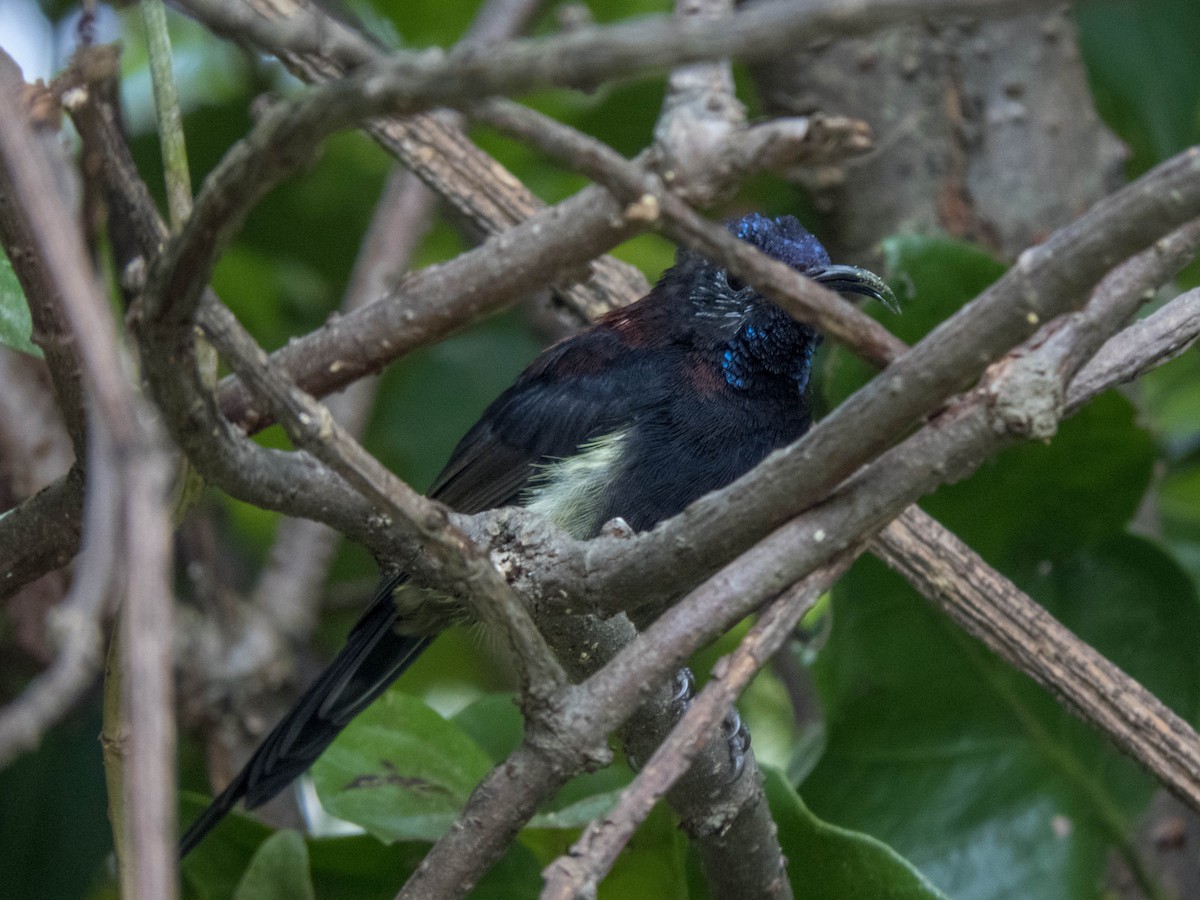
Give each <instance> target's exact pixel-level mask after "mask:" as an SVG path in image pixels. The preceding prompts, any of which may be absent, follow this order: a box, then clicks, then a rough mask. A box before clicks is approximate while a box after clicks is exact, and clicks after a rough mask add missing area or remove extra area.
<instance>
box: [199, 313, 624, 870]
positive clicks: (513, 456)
mask: <svg viewBox="0 0 1200 900" xmlns="http://www.w3.org/2000/svg"><path fill="white" fill-rule="evenodd" d="M641 359H642V354H640V353H638V352H637V351H636V350H634V349H632V348H629V347H628V346H627V345H625V344H624V343H623V342H622V341H621V339H620V338H619V336H618V335H617V334H616V333H614V331H613V330H612V329H610V328H607V327H604V326H601V327H599V328H593V329H589V330H588V331H585V332H583V333H582V334H580V335H577V336H576V337H573V338H570V339H568V340H566V341H563V342H561V343H559V344H557V345H556V346H554V347H552V348H551V349H550V350H548V351H546V353H544V354H543V355H542V356H541V357H539V358H538V359H537V360H536V361H535V362H534V364H533V365H532V366H530V367H529V369H527V370H526V372H525V373H524V374H523V375H522V376H521V378H520V379H519V380H518V381H517V382H516V383H515V384H514V385H513V386H512V387H511V388H509V389H508V390H507V391H505V393H504V394H502V395H501V396H500V397H499V398H498V399H497V400H496V401H495V402H494V403H493V404H492V405H491V406H490V407H488V409H487V410H486V411H485V412H484V414H483V416H482V417H481V418H480V420H479V422H478V423H477V424H476V425H475V426H474V427H473V428H472V429H471V430H470V431H469V432H467V434H466V436H465V437H464V438H463V439H462V440H461V441H460V442H459V444H458V446H457V447H456V448H455V450H454V452H453V453H452V454H451V457H450V461H449V462H448V463H447V464H446V466H445V468H444V469H443V470H442V473H441V474H440V475H439V476H438V478H437V479H436V481H435V482H434V485H433V487H432V488H431V489H430V492H429V494H430V496H431V497H435V498H436V499H438V500H440V501H442V502H443V503H446V504H447V505H449V506H451V507H453V508H454V509H457V510H459V511H460V512H464V513H475V512H480V511H482V510H485V509H492V508H494V507H498V506H506V505H512V504H515V503H516V502H517V501H518V499H519V497H520V494H521V491H522V490H523V489H524V488H525V486H526V484H527V483H528V481H529V478H530V476H531V475H532V474H533V472H534V471H535V467H536V465H537V464H538V463H541V462H545V461H547V460H550V459H554V458H561V457H565V456H570V455H571V454H572V453H573V452H574V451H575V449H576V448H577V447H578V446H579V445H580V444H582V443H584V442H585V441H587V440H588V439H589V438H591V437H594V436H596V435H599V434H604V433H606V432H608V431H611V430H613V429H614V428H616V427H619V426H620V425H622V424H624V423H625V422H627V421H629V419H630V418H631V417H632V416H633V415H635V406H636V402H637V401H636V400H635V399H634V398H635V397H637V396H638V395H639V392H638V391H636V390H631V386H636V385H638V383H639V379H642V378H643V377H644V373H641V372H640V371H638V370H639V369H640V368H641V366H642V362H641ZM405 580H406V577H405V576H403V575H399V576H395V577H393V578H391V579H389V580H388V581H387V582H386V583H385V584H384V585H383V586H382V587H381V588H380V590H379V591H378V592H377V593H376V595H375V598H374V600H373V601H372V602H371V605H370V606H369V607H368V608H367V611H366V612H365V613H364V614H363V617H362V618H361V619H360V620H359V621H358V623H357V624H356V625H355V626H354V628H353V630H352V631H351V632H350V634H349V635H348V637H347V639H346V645H345V646H344V647H343V648H342V650H341V651H340V652H339V653H338V655H337V656H336V657H335V658H334V660H333V662H332V663H330V665H329V667H328V668H327V669H326V670H325V671H324V672H323V673H322V674H321V675H320V676H319V677H318V678H317V680H316V681H315V682H314V683H313V684H312V686H310V687H309V689H308V690H307V691H305V693H304V695H303V696H302V697H301V698H300V700H299V701H298V702H297V703H296V705H295V706H294V707H293V708H292V709H291V711H289V712H288V714H287V715H286V716H284V718H283V720H282V721H281V722H280V723H279V724H278V725H276V726H275V728H274V729H273V730H272V731H271V733H270V734H269V735H268V736H267V738H266V739H265V740H264V741H263V743H262V744H261V745H260V746H259V748H258V749H257V750H256V751H255V752H254V755H253V756H252V757H251V758H250V761H249V762H248V763H247V764H246V766H245V768H243V769H242V771H241V772H240V773H238V775H237V777H236V778H234V780H233V781H232V782H230V784H229V785H228V786H227V787H226V788H225V790H224V791H222V792H221V793H220V794H219V795H218V796H217V797H216V798H214V800H213V802H212V803H211V804H210V805H209V807H208V808H207V809H205V811H204V812H203V813H201V815H200V817H199V818H198V819H196V821H195V822H193V823H192V825H191V826H190V827H189V828H188V830H187V831H186V832H185V834H184V835H183V837H182V839H181V840H180V843H179V850H180V855H181V856H184V855H186V854H187V853H188V851H189V850H191V849H192V847H194V846H195V845H196V844H198V843H199V842H200V841H201V840H202V839H203V838H204V836H205V835H206V834H207V833H208V832H209V831H210V830H211V829H212V828H213V827H214V826H215V825H216V824H217V823H218V822H219V821H220V820H221V819H222V818H223V817H224V816H225V814H226V813H228V812H229V810H230V809H232V808H233V807H234V805H236V804H237V802H238V801H239V800H242V799H244V800H245V801H246V806H247V807H248V808H253V807H255V806H258V805H259V804H261V803H264V802H266V801H267V800H269V799H270V798H271V797H273V796H275V794H277V793H279V791H281V790H282V789H283V788H284V787H286V786H287V785H288V784H289V783H290V782H291V781H292V780H293V779H294V778H296V777H297V776H298V775H300V774H301V773H303V772H304V771H305V770H307V769H308V768H309V766H311V765H312V764H313V762H315V761H316V759H317V757H318V756H320V755H321V753H323V752H324V751H325V748H326V747H328V746H329V745H330V744H331V743H332V742H333V739H334V738H335V737H337V735H338V733H339V732H340V731H341V730H342V729H343V728H344V727H345V726H346V725H347V724H348V723H349V722H350V720H351V719H352V718H353V717H354V716H356V715H358V713H359V712H361V711H362V710H363V709H365V708H366V707H367V706H368V705H369V704H370V703H371V701H373V700H374V699H375V698H376V697H378V696H379V695H380V694H382V693H383V691H384V690H386V689H387V687H388V686H389V685H390V684H391V683H392V682H393V681H395V680H396V678H397V677H399V676H400V674H401V673H402V672H403V671H404V670H405V669H407V668H408V666H410V665H411V664H412V663H413V662H414V661H415V660H416V658H417V657H418V656H419V655H420V653H421V651H423V650H424V649H425V648H426V647H427V646H428V645H429V643H430V641H432V640H433V638H432V637H429V636H425V635H415V636H414V635H404V634H399V633H397V632H396V630H395V625H396V623H397V620H398V618H399V616H398V613H397V611H396V607H395V604H394V603H393V602H392V593H393V591H394V590H395V589H396V588H397V587H399V586H400V585H401V584H402V583H403V582H404V581H405Z"/></svg>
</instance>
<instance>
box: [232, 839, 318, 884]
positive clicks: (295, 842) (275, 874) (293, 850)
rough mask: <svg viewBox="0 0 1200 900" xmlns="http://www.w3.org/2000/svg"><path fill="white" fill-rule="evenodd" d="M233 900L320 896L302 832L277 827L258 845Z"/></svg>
mask: <svg viewBox="0 0 1200 900" xmlns="http://www.w3.org/2000/svg"><path fill="white" fill-rule="evenodd" d="M233 900H316V895H315V894H314V893H313V885H312V880H311V878H310V877H309V874H308V848H307V847H305V846H304V838H302V837H301V836H300V834H299V832H296V831H292V830H291V829H287V830H285V831H277V832H276V833H275V834H273V835H271V836H270V837H269V838H267V839H266V840H265V841H263V843H262V846H261V847H259V848H258V852H257V853H255V854H254V859H252V860H251V861H250V868H248V869H247V870H246V874H245V875H243V876H242V880H241V881H240V882H239V883H238V886H237V890H236V891H234V893H233Z"/></svg>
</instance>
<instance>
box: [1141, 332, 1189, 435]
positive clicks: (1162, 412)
mask: <svg viewBox="0 0 1200 900" xmlns="http://www.w3.org/2000/svg"><path fill="white" fill-rule="evenodd" d="M1138 406H1139V408H1140V409H1141V410H1142V412H1143V413H1144V414H1145V416H1146V418H1147V420H1148V427H1150V428H1151V429H1152V430H1153V431H1154V433H1155V434H1156V435H1158V436H1159V437H1160V439H1161V440H1162V441H1163V442H1164V443H1165V444H1166V446H1167V452H1168V454H1169V455H1170V456H1175V457H1178V456H1182V455H1184V454H1185V453H1187V452H1188V451H1190V450H1192V449H1194V448H1196V447H1200V353H1197V352H1196V351H1195V350H1191V351H1189V352H1187V353H1184V354H1182V355H1181V356H1180V357H1178V358H1177V359H1173V360H1171V361H1170V362H1169V363H1167V364H1166V365H1163V366H1159V367H1158V368H1157V369H1153V370H1152V371H1150V372H1147V373H1146V374H1145V375H1144V376H1142V378H1140V379H1139V380H1138Z"/></svg>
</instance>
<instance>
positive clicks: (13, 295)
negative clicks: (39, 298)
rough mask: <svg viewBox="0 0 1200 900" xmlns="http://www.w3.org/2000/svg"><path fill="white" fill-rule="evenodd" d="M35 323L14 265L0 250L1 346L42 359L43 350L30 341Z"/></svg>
mask: <svg viewBox="0 0 1200 900" xmlns="http://www.w3.org/2000/svg"><path fill="white" fill-rule="evenodd" d="M32 334H33V322H32V320H31V319H30V317H29V304H28V303H26V302H25V292H24V291H23V290H22V289H21V282H20V281H18V280H17V273H16V272H14V271H13V267H12V263H10V262H9V261H8V257H7V256H6V255H5V254H4V251H3V250H2V249H0V344H4V345H5V346H7V347H12V348H13V349H14V350H20V351H21V352H22V353H31V354H33V355H34V356H37V357H41V355H42V348H41V347H39V346H37V345H36V344H35V343H33V341H32V340H31V339H30V338H31V336H32Z"/></svg>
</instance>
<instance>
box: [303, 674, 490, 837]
mask: <svg viewBox="0 0 1200 900" xmlns="http://www.w3.org/2000/svg"><path fill="white" fill-rule="evenodd" d="M491 768H492V764H491V761H490V760H489V759H488V757H487V754H485V753H484V752H483V750H481V749H480V748H479V746H478V745H477V744H476V743H475V742H474V741H473V740H471V738H470V737H468V736H467V735H466V734H465V733H464V732H463V731H462V729H460V728H458V727H457V726H456V725H454V724H452V723H450V722H447V721H446V720H445V719H443V718H442V717H441V716H439V715H438V714H437V713H436V712H434V711H433V710H431V709H430V708H429V707H428V706H426V705H425V704H424V703H421V702H420V701H419V700H416V699H414V698H412V697H409V696H407V695H406V694H404V693H402V692H400V691H399V690H391V691H389V692H388V693H386V694H384V695H383V696H382V697H381V698H380V699H379V700H376V701H375V702H374V703H373V704H371V706H370V707H368V708H367V710H366V711H365V712H363V713H362V714H361V715H359V716H358V717H357V718H356V719H355V720H354V721H353V722H351V723H350V725H348V726H347V727H346V730H345V731H343V732H342V733H341V734H340V735H339V736H338V738H337V740H335V741H334V742H333V745H332V746H331V747H330V748H329V749H328V750H326V751H325V753H324V754H323V755H322V756H321V758H320V759H319V760H318V761H317V763H316V764H315V765H314V766H313V769H312V774H313V780H314V782H315V783H316V786H317V794H318V796H320V798H321V803H322V804H323V805H324V806H325V808H326V809H327V810H328V811H329V812H331V813H333V815H335V816H337V817H339V818H342V819H345V820H347V821H348V822H353V823H354V824H356V825H361V826H362V827H363V828H365V829H366V830H367V831H369V832H370V833H371V834H373V835H375V836H376V837H378V838H379V839H380V840H383V841H396V840H406V839H420V840H436V839H437V838H438V837H440V836H441V835H442V833H443V832H445V830H446V829H447V828H448V827H449V826H450V823H451V822H452V821H453V819H454V816H455V815H457V814H458V812H459V810H461V809H462V807H463V806H464V804H465V803H466V801H467V797H468V796H469V795H470V793H471V791H472V789H473V788H474V787H475V785H476V783H477V782H478V781H479V780H480V779H482V778H483V777H484V776H485V775H487V773H488V772H489V771H490V770H491Z"/></svg>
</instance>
